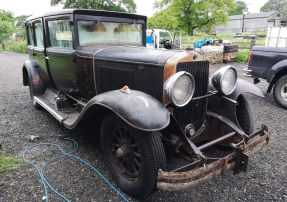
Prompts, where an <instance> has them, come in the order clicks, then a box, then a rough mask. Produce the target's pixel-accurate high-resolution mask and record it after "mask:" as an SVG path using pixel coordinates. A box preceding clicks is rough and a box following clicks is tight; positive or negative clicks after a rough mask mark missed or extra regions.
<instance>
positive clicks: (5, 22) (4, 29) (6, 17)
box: [0, 10, 15, 49]
mask: <svg viewBox="0 0 287 202" xmlns="http://www.w3.org/2000/svg"><path fill="white" fill-rule="evenodd" d="M14 30H15V26H14V18H13V13H11V12H9V11H5V10H0V41H1V43H2V48H3V49H5V46H4V43H3V40H5V39H9V37H10V36H11V35H12V34H13V32H14Z"/></svg>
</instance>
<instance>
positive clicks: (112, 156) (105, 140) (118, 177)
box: [101, 113, 166, 198]
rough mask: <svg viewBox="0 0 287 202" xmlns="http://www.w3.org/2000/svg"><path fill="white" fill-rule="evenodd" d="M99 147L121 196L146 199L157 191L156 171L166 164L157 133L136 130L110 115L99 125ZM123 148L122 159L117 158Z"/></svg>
mask: <svg viewBox="0 0 287 202" xmlns="http://www.w3.org/2000/svg"><path fill="white" fill-rule="evenodd" d="M122 136H123V137H126V138H122ZM119 139H120V140H121V141H119ZM101 143H102V151H103V155H104V159H105V161H106V164H107V167H108V169H109V171H110V173H111V176H112V178H113V179H114V181H115V182H116V183H117V184H118V185H119V187H120V188H121V189H122V190H123V191H124V192H126V193H127V194H129V195H131V196H134V197H136V198H145V197H147V196H149V195H151V194H153V193H154V192H155V191H156V190H157V176H158V170H159V169H164V168H165V164H166V159H165V152H164V148H163V145H162V141H161V139H160V136H159V134H158V132H143V131H139V130H136V129H134V128H132V127H130V126H128V125H127V124H126V123H124V122H123V121H122V120H121V119H120V118H119V117H118V116H116V115H115V114H112V113H110V114H108V115H106V116H105V118H104V120H103V122H102V125H101ZM126 146H127V147H126ZM122 148H124V149H123V150H121V151H125V152H123V153H125V155H123V157H119V156H120V154H123V153H120V152H119V150H120V149H122ZM125 148H128V149H126V150H125ZM120 170H121V171H120Z"/></svg>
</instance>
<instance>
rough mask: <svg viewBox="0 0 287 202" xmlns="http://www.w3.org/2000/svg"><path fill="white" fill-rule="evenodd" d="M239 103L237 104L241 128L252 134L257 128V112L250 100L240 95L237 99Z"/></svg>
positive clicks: (237, 114) (237, 116)
mask: <svg viewBox="0 0 287 202" xmlns="http://www.w3.org/2000/svg"><path fill="white" fill-rule="evenodd" d="M237 102H238V105H237V106H236V118H237V121H238V123H239V126H240V127H241V129H242V130H243V131H244V132H245V133H246V135H250V134H252V133H254V130H255V113H254V111H253V108H252V106H251V104H250V102H249V101H248V100H247V99H246V98H245V97H244V96H243V95H240V96H239V97H238V99H237Z"/></svg>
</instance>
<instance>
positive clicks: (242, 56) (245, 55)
mask: <svg viewBox="0 0 287 202" xmlns="http://www.w3.org/2000/svg"><path fill="white" fill-rule="evenodd" d="M248 59H249V51H247V52H246V51H239V52H238V56H237V58H236V62H239V63H246V62H248Z"/></svg>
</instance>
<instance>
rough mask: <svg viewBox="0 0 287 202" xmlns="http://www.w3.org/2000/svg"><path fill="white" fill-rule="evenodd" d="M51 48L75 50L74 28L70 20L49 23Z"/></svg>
mask: <svg viewBox="0 0 287 202" xmlns="http://www.w3.org/2000/svg"><path fill="white" fill-rule="evenodd" d="M48 27H49V35H50V46H51V47H58V48H70V49H72V48H73V35H72V26H71V25H70V23H69V20H54V21H48Z"/></svg>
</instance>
